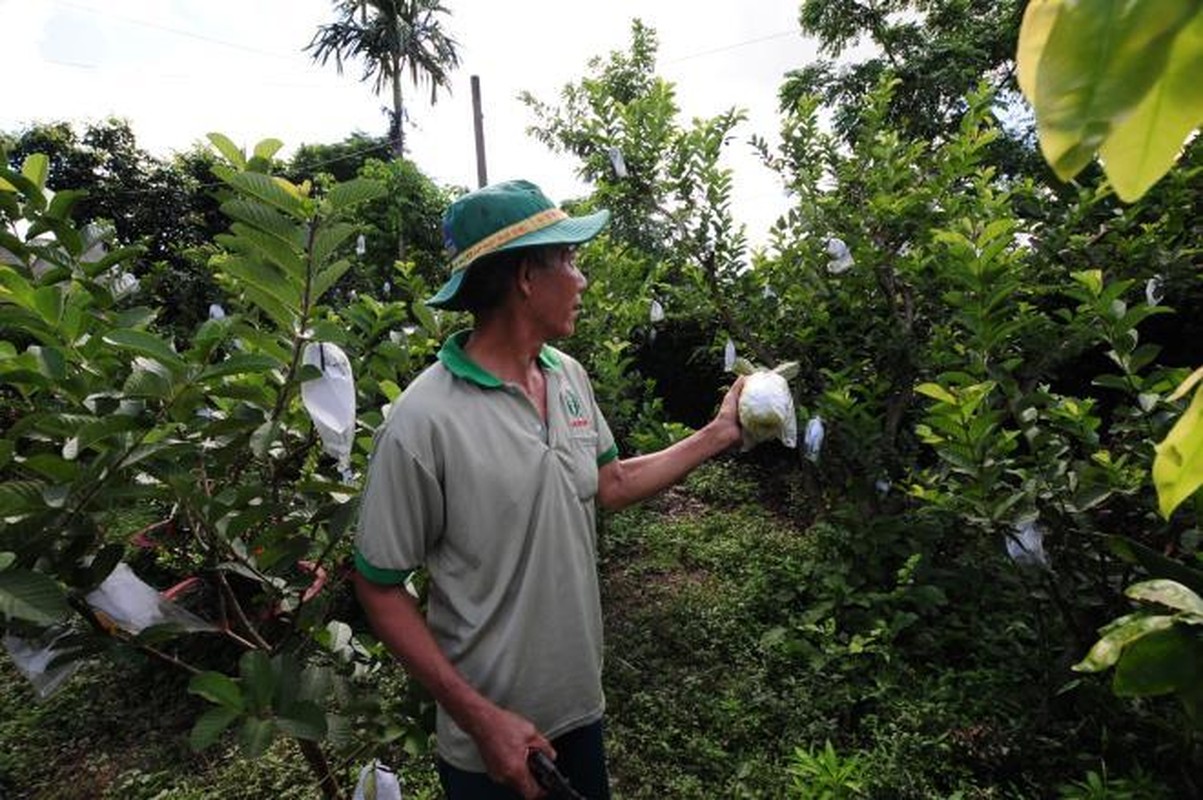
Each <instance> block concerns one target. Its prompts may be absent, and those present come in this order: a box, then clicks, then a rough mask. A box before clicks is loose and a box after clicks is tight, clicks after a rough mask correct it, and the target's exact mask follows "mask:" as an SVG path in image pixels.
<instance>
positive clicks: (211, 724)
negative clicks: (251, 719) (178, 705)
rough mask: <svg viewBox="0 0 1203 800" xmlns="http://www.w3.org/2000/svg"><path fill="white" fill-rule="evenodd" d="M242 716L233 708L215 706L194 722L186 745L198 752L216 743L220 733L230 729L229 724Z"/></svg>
mask: <svg viewBox="0 0 1203 800" xmlns="http://www.w3.org/2000/svg"><path fill="white" fill-rule="evenodd" d="M241 714H242V712H241V711H238V710H237V709H234V708H227V707H226V706H217V707H215V708H210V709H209V710H208V711H206V712H205V713H204V714H201V715H200V717H199V718H198V719H197V720H196V723H195V724H194V725H193V726H192V732H191V733H190V734H189V735H188V744H189V745H190V746H191V747H192V749H193V750H195V751H197V752H199V751H201V750H204V749H205V748H206V747H209V746H210V745H211V744H213V743H214V742H216V741H217V737H219V736H221V734H222V731H224V730H225V729H226V728H228V727H230V723H232V722H233V721H234V720H236V719H238V717H239V716H240V715H241Z"/></svg>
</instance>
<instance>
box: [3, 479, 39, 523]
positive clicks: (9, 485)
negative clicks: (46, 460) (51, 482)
mask: <svg viewBox="0 0 1203 800" xmlns="http://www.w3.org/2000/svg"><path fill="white" fill-rule="evenodd" d="M45 486H46V484H44V483H42V482H40V481H13V480H9V481H5V482H3V483H0V517H11V516H16V515H18V514H23V513H27V512H30V511H38V510H40V509H43V508H45V501H44V500H43V499H42V489H43V488H45Z"/></svg>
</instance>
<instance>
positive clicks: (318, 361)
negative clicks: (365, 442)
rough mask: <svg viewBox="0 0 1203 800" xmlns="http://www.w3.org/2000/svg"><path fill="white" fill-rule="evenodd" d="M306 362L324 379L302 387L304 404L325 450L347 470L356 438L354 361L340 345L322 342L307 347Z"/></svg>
mask: <svg viewBox="0 0 1203 800" xmlns="http://www.w3.org/2000/svg"><path fill="white" fill-rule="evenodd" d="M302 358H303V360H304V363H306V364H311V365H313V366H315V367H317V368H318V369H319V370H321V372H322V377H320V378H314V379H313V380H309V381H305V382H304V383H302V384H301V401H302V402H303V403H304V404H305V410H306V411H308V412H309V418H310V419H312V420H313V426H314V427H315V428H317V432H318V435H319V436H321V437H322V449H323V450H325V451H326V453H327V454H329V455H331V456H333V457H334V458H336V459H338V463H339V465H340V466H342V467H344V468H345V467H346V466H348V465H349V464H350V459H351V442H352V439H353V437H354V435H355V377H354V375H353V374H352V371H351V361H350V360H349V359H348V358H347V354H346V353H344V352H343V350H342V348H341V347H339V346H338V345H336V344H328V343H319V342H313V343H310V344H307V345H305V352H304V354H303V355H302Z"/></svg>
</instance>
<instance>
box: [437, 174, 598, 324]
mask: <svg viewBox="0 0 1203 800" xmlns="http://www.w3.org/2000/svg"><path fill="white" fill-rule="evenodd" d="M609 221H610V212H609V211H605V210H603V211H598V212H596V213H594V214H588V215H586V216H583V217H570V216H568V214H566V213H565V212H564V211H563V210H561V209H559V208H557V207H556V205H555V204H554V203H552V202H551V201H550V200H548V199H547V196H546V195H545V194H543V192H542V191H541V190H540V189H539V187H538V186H536V185H535V184H533V183H531V182H530V181H506V182H504V183H495V184H493V185H492V186H486V187H484V188H483V189H477V190H476V191H475V192H469V193H468V194H466V195H464V196H463V197H461V198H459V199H458V200H456V201H455V202H454V203H452V204H451V206H450V207H448V209H447V213H446V214H444V215H443V246H444V247H445V248H446V250H447V257H448V258H449V259H450V260H451V277H450V278H449V279H448V280H447V282H446V283H445V284H443V288H441V289H439V291H438V293H437V294H436V295H435V296H434V297H432V298H430V299H429V300H427V301H426V305H428V306H434V307H435V308H450V309H455V308H458V307H459V305H458V301H457V299H456V295H458V294H459V290H460V287H461V286H463V283H464V276H465V275H467V272H468V267H470V266H472V265H473V264H475V263H476V262H477V261H479V260H480V259H482V258H484V257H485V256H487V255H491V254H493V253H500V252H501V251H503V250H512V249H514V248H516V247H534V246H536V245H549V244H580V243H582V242H587V241H589V240H590V239H592V238H593V237H594V236H596V235H597V234H598V232H600V231H601V229H602V228H603V227H605V225H606V223H607V222H609Z"/></svg>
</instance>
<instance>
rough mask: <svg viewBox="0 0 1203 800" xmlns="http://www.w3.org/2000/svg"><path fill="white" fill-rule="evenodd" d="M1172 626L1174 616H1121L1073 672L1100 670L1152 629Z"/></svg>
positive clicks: (1076, 665) (1107, 629)
mask: <svg viewBox="0 0 1203 800" xmlns="http://www.w3.org/2000/svg"><path fill="white" fill-rule="evenodd" d="M1173 626H1174V618H1173V617H1166V616H1151V615H1146V614H1131V615H1129V616H1127V617H1122V618H1120V619H1118V620H1116V621H1115V622H1113V623H1112V624H1111V625H1109V626H1108V627H1107V628H1104V633H1103V636H1102V637H1101V638H1100V639H1099V640H1098V641H1097V642H1095V643H1094V647H1091V648H1090V652H1089V653H1087V654H1086V658H1084V659H1082V660H1081V661H1079V662H1078V663H1077V664H1074V665H1073V670H1074V671H1075V672H1101V671H1103V670H1105V669H1107V668H1108V667H1110V666H1112V665H1113V664H1115V663H1116V662H1117V661H1119V658H1120V655H1121V654H1122V653H1123V651H1124V648H1125V647H1127V646H1128V645H1130V644H1131V643H1132V642H1135V641H1136V640H1137V639H1140V638H1141V637H1144V636H1148V635H1149V634H1150V633H1153V632H1154V631H1161V630H1167V629H1169V628H1172V627H1173Z"/></svg>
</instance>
